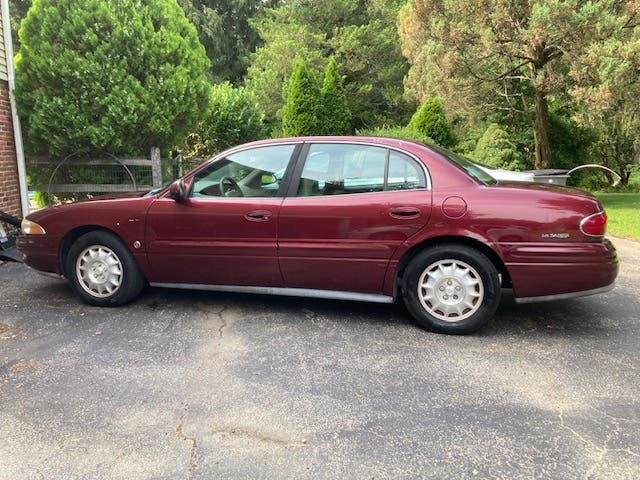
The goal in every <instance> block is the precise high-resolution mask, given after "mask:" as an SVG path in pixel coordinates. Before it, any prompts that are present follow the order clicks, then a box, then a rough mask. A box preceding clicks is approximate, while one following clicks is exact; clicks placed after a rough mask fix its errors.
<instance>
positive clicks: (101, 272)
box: [65, 231, 144, 307]
mask: <svg viewBox="0 0 640 480" xmlns="http://www.w3.org/2000/svg"><path fill="white" fill-rule="evenodd" d="M65 272H66V276H67V278H68V279H69V281H70V282H71V285H72V287H73V289H74V290H75V292H76V293H77V294H78V295H79V296H80V298H82V299H83V300H84V301H85V302H87V303H89V304H91V305H97V306H101V307H111V306H118V305H122V304H124V303H126V302H128V301H129V300H131V299H133V298H134V297H136V296H137V295H138V294H139V293H140V291H141V290H142V288H143V287H144V277H143V275H142V273H141V272H140V269H139V268H138V265H137V264H136V262H135V260H134V258H133V255H132V254H131V252H130V251H129V250H128V249H127V247H125V245H124V244H123V243H122V242H121V241H120V239H119V238H118V237H116V236H115V235H113V234H111V233H109V232H104V231H93V232H89V233H86V234H84V235H82V236H81V237H79V238H78V239H77V240H76V241H75V242H74V243H73V245H72V246H71V248H70V249H69V254H68V255H67V261H66V265H65Z"/></svg>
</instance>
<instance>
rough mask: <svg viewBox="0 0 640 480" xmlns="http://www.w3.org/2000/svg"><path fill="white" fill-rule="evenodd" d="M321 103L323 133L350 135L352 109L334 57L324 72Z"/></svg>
mask: <svg viewBox="0 0 640 480" xmlns="http://www.w3.org/2000/svg"><path fill="white" fill-rule="evenodd" d="M321 94H322V105H321V109H320V111H321V116H320V121H321V127H322V131H321V133H322V134H323V135H348V134H350V133H351V132H352V128H351V111H350V110H349V106H348V105H347V99H346V95H345V91H344V84H343V81H342V77H341V76H340V72H339V71H338V64H337V63H336V61H335V59H334V58H333V57H332V58H331V60H329V64H328V65H327V69H326V70H325V72H324V83H323V85H322V90H321Z"/></svg>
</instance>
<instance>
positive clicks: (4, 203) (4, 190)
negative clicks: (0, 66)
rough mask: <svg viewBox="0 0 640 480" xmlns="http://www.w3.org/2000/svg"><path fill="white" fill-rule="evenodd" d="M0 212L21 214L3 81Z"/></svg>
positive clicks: (0, 96) (0, 95)
mask: <svg viewBox="0 0 640 480" xmlns="http://www.w3.org/2000/svg"><path fill="white" fill-rule="evenodd" d="M0 210H2V211H4V212H8V213H10V214H12V215H15V216H18V217H19V216H21V213H22V212H21V208H20V184H19V182H18V163H17V161H16V144H15V140H14V137H13V122H12V119H11V104H10V103H9V84H8V83H7V82H6V81H5V80H0Z"/></svg>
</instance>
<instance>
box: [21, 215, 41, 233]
mask: <svg viewBox="0 0 640 480" xmlns="http://www.w3.org/2000/svg"><path fill="white" fill-rule="evenodd" d="M20 229H21V230H22V233H24V234H25V235H44V234H45V233H47V232H45V231H44V228H42V227H41V226H40V225H38V224H37V223H36V222H32V221H31V220H27V219H26V218H23V219H22V224H21V225H20Z"/></svg>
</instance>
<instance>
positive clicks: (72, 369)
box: [0, 240, 640, 480]
mask: <svg viewBox="0 0 640 480" xmlns="http://www.w3.org/2000/svg"><path fill="white" fill-rule="evenodd" d="M615 243H616V245H617V247H618V249H619V253H620V256H621V259H622V271H621V274H620V278H619V282H618V285H617V287H616V289H615V290H613V291H612V292H609V293H607V294H604V295H600V296H595V297H587V298H582V299H575V300H567V301H561V302H555V303H546V304H537V305H515V304H514V302H513V300H512V299H510V298H508V297H507V298H505V299H504V300H503V302H502V305H501V307H500V309H499V311H498V315H497V318H496V319H495V321H494V322H493V323H492V324H491V325H490V327H489V328H487V329H485V330H483V331H482V332H480V333H479V334H476V335H471V336H465V337H452V336H443V335H437V334H433V333H429V332H425V331H423V330H420V329H418V328H417V327H415V326H414V324H413V323H412V322H411V321H410V318H409V315H408V314H407V313H406V312H405V311H404V309H403V308H402V307H401V306H400V305H372V304H363V303H351V302H337V301H328V300H323V301H321V300H315V301H312V300H306V299H295V298H285V297H280V298H278V297H266V296H245V295H230V294H216V293H204V292H188V291H178V290H165V289H148V290H147V291H146V293H144V294H143V296H142V297H140V298H139V299H138V300H137V301H135V302H134V303H132V304H131V305H128V306H126V307H124V308H120V309H100V308H95V307H89V306H86V305H84V304H81V303H79V301H78V300H77V299H76V298H75V297H74V296H73V295H72V293H71V290H70V289H69V287H68V286H67V285H66V284H65V283H64V282H60V281H57V280H55V279H51V278H47V277H43V276H40V275H38V274H37V273H35V272H33V271H30V270H28V269H27V268H26V267H24V266H22V265H15V264H4V265H0V292H1V295H0V479H2V480H4V479H7V480H15V479H36V478H43V479H57V478H69V479H76V478H78V479H79V478H90V479H120V478H121V479H139V478H140V479H142V478H145V479H146V478H154V479H156V478H167V479H186V478H193V479H196V478H200V479H221V478H234V479H235V478H239V479H242V478H264V479H278V478H295V479H317V478H327V479H342V478H357V479H364V478H375V479H383V478H393V479H396V478H509V479H515V478H548V479H571V478H593V479H596V478H603V479H604V478H606V479H635V478H638V475H639V473H638V472H640V364H639V360H640V287H639V286H640V244H638V243H634V242H629V241H624V240H616V241H615ZM577 274H579V272H578V273H577Z"/></svg>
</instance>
